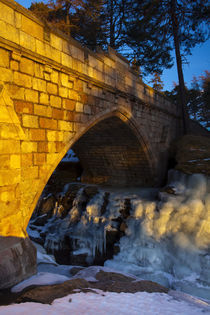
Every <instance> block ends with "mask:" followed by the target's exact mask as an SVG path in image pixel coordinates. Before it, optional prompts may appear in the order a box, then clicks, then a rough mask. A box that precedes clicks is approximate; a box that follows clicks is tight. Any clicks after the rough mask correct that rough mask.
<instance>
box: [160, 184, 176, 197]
mask: <svg viewBox="0 0 210 315" xmlns="http://www.w3.org/2000/svg"><path fill="white" fill-rule="evenodd" d="M160 192H165V193H167V194H172V195H175V194H176V190H175V187H173V186H166V187H163V188H162V189H160Z"/></svg>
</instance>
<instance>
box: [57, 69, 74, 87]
mask: <svg viewBox="0 0 210 315" xmlns="http://www.w3.org/2000/svg"><path fill="white" fill-rule="evenodd" d="M60 79H61V85H62V86H65V87H67V88H69V89H71V88H72V87H73V81H72V80H70V78H69V75H68V74H66V73H61V74H60Z"/></svg>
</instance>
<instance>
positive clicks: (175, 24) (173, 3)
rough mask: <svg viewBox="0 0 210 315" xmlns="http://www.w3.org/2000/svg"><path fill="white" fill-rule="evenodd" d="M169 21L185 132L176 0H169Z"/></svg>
mask: <svg viewBox="0 0 210 315" xmlns="http://www.w3.org/2000/svg"><path fill="white" fill-rule="evenodd" d="M171 21H172V28H173V39H174V46H175V53H176V64H177V72H178V78H179V96H180V103H181V110H182V121H183V133H184V134H186V132H187V118H188V115H187V110H186V95H185V84H184V76H183V71H182V58H181V53H180V42H179V26H178V21H177V17H176V0H171Z"/></svg>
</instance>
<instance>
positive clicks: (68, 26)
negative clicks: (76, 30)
mask: <svg viewBox="0 0 210 315" xmlns="http://www.w3.org/2000/svg"><path fill="white" fill-rule="evenodd" d="M65 7H66V27H67V28H66V29H67V35H68V36H69V37H70V36H71V29H70V18H69V11H70V7H71V4H70V3H69V2H68V1H66V5H65Z"/></svg>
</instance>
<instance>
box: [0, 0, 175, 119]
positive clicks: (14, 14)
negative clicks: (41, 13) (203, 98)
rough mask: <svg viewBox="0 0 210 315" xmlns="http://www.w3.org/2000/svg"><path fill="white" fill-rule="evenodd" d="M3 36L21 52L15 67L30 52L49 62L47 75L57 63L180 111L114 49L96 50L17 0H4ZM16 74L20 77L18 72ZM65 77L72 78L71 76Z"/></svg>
mask: <svg viewBox="0 0 210 315" xmlns="http://www.w3.org/2000/svg"><path fill="white" fill-rule="evenodd" d="M0 36H1V38H0V42H1V46H2V45H7V47H8V45H9V46H10V47H12V48H13V49H15V51H16V52H17V56H16V57H14V56H13V57H14V62H13V65H14V70H15V61H18V58H19V57H18V54H19V55H20V56H21V55H25V56H27V55H28V56H30V57H31V58H32V59H34V60H38V61H39V62H40V63H42V64H44V65H45V67H46V71H45V72H46V74H45V76H46V77H47V76H50V73H52V70H51V69H52V67H53V68H54V69H57V70H58V71H62V72H64V73H65V72H66V73H67V74H68V76H69V73H73V74H74V75H77V76H78V77H80V78H84V79H86V81H87V79H88V80H89V82H90V83H93V84H95V85H96V86H106V88H107V89H110V90H111V91H115V92H116V91H118V92H122V93H127V94H128V95H129V94H131V95H132V96H134V97H135V98H136V101H138V99H139V100H141V101H143V102H144V103H146V104H147V105H149V106H152V107H153V106H156V107H159V108H160V109H162V110H166V111H168V112H169V113H171V114H174V115H177V107H176V106H175V105H174V104H173V103H171V102H170V101H169V100H168V99H167V98H166V97H165V96H164V95H162V94H161V93H158V92H157V91H155V90H154V89H152V88H151V87H149V86H147V85H146V84H144V83H143V82H142V81H141V80H140V78H139V77H138V75H137V74H136V73H135V72H134V71H133V70H132V69H131V68H130V66H129V62H128V61H126V60H125V59H124V58H123V57H121V56H120V55H119V54H117V53H116V52H115V51H114V50H112V49H109V52H108V53H104V52H100V53H94V52H92V51H90V50H88V49H87V48H84V47H82V46H81V45H80V44H79V43H78V42H77V41H75V40H73V39H70V40H69V39H68V38H67V37H66V36H65V34H63V33H61V32H60V31H59V30H57V29H53V28H50V27H49V26H47V25H45V24H44V23H43V22H42V21H40V20H39V19H37V18H36V17H35V16H34V15H33V14H32V13H31V12H30V11H28V10H26V9H25V8H23V7H22V6H20V5H19V4H17V3H16V2H15V1H13V0H0ZM48 66H49V68H47V67H48ZM47 73H48V74H47ZM7 74H8V75H9V73H7ZM7 74H4V77H5V76H6V75H7ZM2 76H3V75H1V76H0V79H2V78H1V77H2ZM14 76H16V77H17V80H18V79H19V78H18V76H17V74H14ZM51 76H52V75H51ZM3 79H4V78H3ZM65 80H67V81H69V82H71V78H70V77H68V78H65ZM70 84H71V83H69V85H70Z"/></svg>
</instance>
